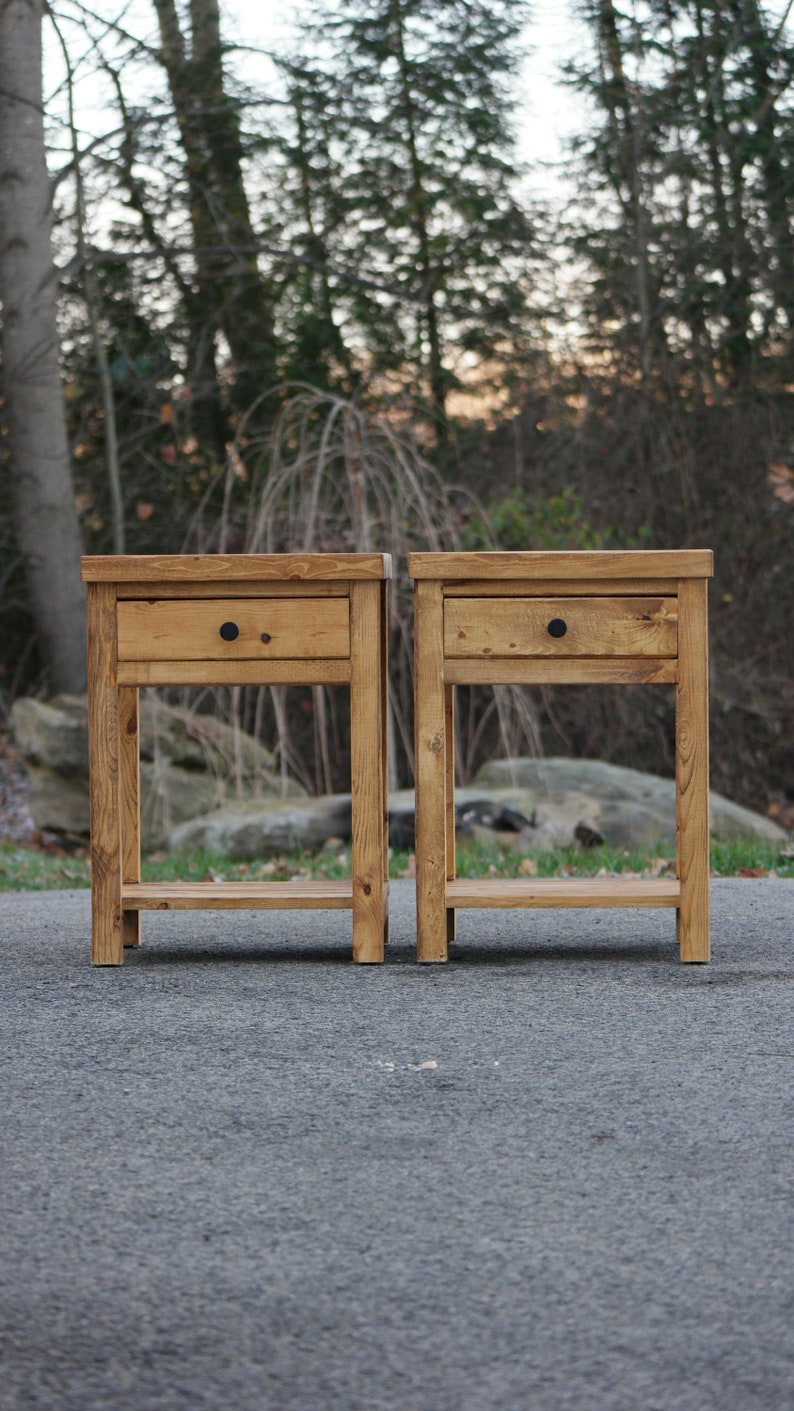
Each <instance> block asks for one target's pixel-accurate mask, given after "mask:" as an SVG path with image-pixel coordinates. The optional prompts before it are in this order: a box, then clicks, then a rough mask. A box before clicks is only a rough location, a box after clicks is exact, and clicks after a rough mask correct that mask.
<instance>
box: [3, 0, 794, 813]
mask: <svg viewBox="0 0 794 1411" xmlns="http://www.w3.org/2000/svg"><path fill="white" fill-rule="evenodd" d="M791 8H792V7H791V4H789V5H788V8H785V7H784V6H783V5H782V4H781V5H780V6H778V7H777V8H776V9H774V10H773V9H772V8H771V7H768V6H765V5H761V4H759V3H757V0H636V3H633V4H627V5H625V6H622V7H618V6H617V5H616V4H615V3H613V0H580V3H579V4H578V5H577V7H576V10H575V29H572V35H575V46H574V45H572V49H571V52H572V54H573V52H574V48H575V53H576V57H571V58H570V59H569V60H568V61H567V62H565V63H564V64H563V71H562V74H561V82H563V83H564V84H567V85H568V91H569V92H570V94H571V96H572V99H573V97H574V96H575V98H576V102H575V104H574V106H573V107H572V109H571V111H572V112H573V113H574V114H575V115H576V117H577V122H576V127H575V130H574V131H573V132H572V133H571V136H570V138H569V141H568V144H567V149H566V151H565V153H564V156H563V158H562V160H561V162H560V166H559V170H558V171H554V170H552V169H551V168H550V167H548V166H546V167H544V168H543V169H542V170H540V171H538V170H535V172H534V173H533V172H531V171H528V169H527V166H526V165H524V164H522V163H520V162H519V160H518V158H517V156H516V140H515V139H516V128H517V119H518V115H519V113H520V111H521V108H522V103H523V102H524V99H525V94H524V93H523V92H522V91H521V84H522V82H523V83H526V82H527V75H528V74H529V73H530V72H531V67H530V66H529V65H527V64H526V63H525V62H523V61H524V58H525V55H526V52H527V50H528V48H531V46H532V45H533V43H535V44H536V43H537V42H538V37H537V35H535V34H534V33H533V15H532V10H531V7H526V6H525V5H524V4H523V3H522V0H488V3H483V0H323V3H319V4H316V5H314V6H312V8H311V12H308V11H307V12H306V14H305V16H304V18H302V19H300V18H296V19H295V20H294V22H291V23H290V25H289V26H288V27H287V26H284V27H282V29H281V31H280V34H279V39H278V44H277V47H276V49H275V51H272V52H271V53H269V54H268V55H267V56H266V57H265V56H257V55H255V54H254V55H252V53H251V52H250V50H249V51H247V52H245V53H243V52H241V50H240V48H239V47H235V45H234V44H232V43H231V40H230V34H229V33H227V26H226V25H225V23H224V17H223V14H222V13H221V12H220V11H219V7H218V0H180V3H176V0H151V4H148V0H136V3H135V5H134V6H132V5H123V4H120V3H119V4H118V5H113V6H111V5H109V4H108V3H107V0H96V5H95V6H94V7H91V6H86V5H84V4H82V3H78V0H58V3H53V4H52V5H45V4H44V3H43V0H0V305H2V312H3V329H2V365H1V367H0V374H1V375H2V383H1V384H0V388H1V394H2V403H1V404H0V432H2V443H1V444H2V451H0V456H1V457H2V463H3V469H4V472H5V473H4V475H3V477H2V483H1V484H0V516H1V517H0V584H2V600H1V603H0V693H2V704H3V706H4V707H7V706H8V704H9V703H10V702H11V701H12V700H13V699H14V698H15V697H16V696H18V695H20V694H23V693H26V692H28V693H29V692H31V691H35V692H38V693H41V694H44V693H46V692H49V693H53V692H55V691H70V692H76V691H78V692H79V691H80V690H81V689H83V687H84V673H85V661H84V613H83V598H82V587H81V585H80V583H79V566H78V558H79V554H80V552H81V550H83V549H84V550H85V551H87V552H91V553H108V552H111V553H122V552H128V553H162V552H214V551H225V552H246V551H285V550H298V551H309V550H317V551H322V550H326V549H328V550H333V549H336V550H339V549H348V550H353V549H355V550H365V549H385V550H389V551H391V552H392V553H394V554H396V556H397V562H396V571H397V580H396V584H395V591H394V593H393V596H392V617H391V633H390V637H391V641H390V647H391V662H392V671H391V688H390V717H391V741H392V761H393V763H392V770H393V782H395V783H398V782H399V783H408V782H410V780H411V775H412V765H413V759H412V743H411V728H412V727H411V692H412V676H411V599H410V587H409V586H408V585H407V584H406V577H405V568H406V565H405V560H404V555H405V553H406V552H407V550H408V548H409V547H411V548H449V549H452V548H457V547H463V548H489V547H501V548H506V549H565V548H573V549H576V548H588V549H589V548H630V547H638V548H673V547H683V546H695V547H698V546H704V547H711V548H713V549H714V551H715V563H716V573H715V580H714V585H713V591H712V595H711V653H712V657H711V660H712V692H711V729H712V782H713V784H714V786H715V787H717V788H719V789H721V790H722V791H723V792H724V793H727V794H729V795H730V796H732V797H734V798H736V799H738V800H739V801H741V802H744V803H747V804H749V805H751V806H755V807H760V808H762V809H764V810H766V811H772V812H773V813H774V812H775V811H778V810H781V809H782V810H785V808H786V806H787V802H789V803H790V801H791V799H792V798H794V689H792V688H793V687H794V650H793V649H792V648H793V647H794V640H793V639H794V631H793V629H792V620H793V619H794V582H793V581H792V547H794V469H793V468H792V467H794V395H793V394H794V227H793V221H794V44H793V43H792V40H791V36H790V32H789V29H788V26H787V22H788V17H789V11H790V9H791ZM573 23H574V21H573V20H572V24H573ZM43 30H44V31H45V32H46V36H47V46H48V52H49V53H52V52H53V49H52V46H55V52H56V53H57V60H54V59H53V60H51V61H50V62H49V63H48V65H47V69H46V73H47V77H48V79H51V81H52V84H53V87H52V90H51V91H50V90H49V89H45V88H44V86H43V78H42V73H43V66H42V32H43ZM541 42H542V36H541ZM259 57H261V62H258V58H259ZM53 76H54V77H53ZM535 120H536V121H537V122H538V123H539V124H542V123H544V121H547V119H544V117H543V114H542V113H541V112H536V119H535ZM527 145H529V146H530V147H531V143H528V144H527ZM460 697H461V699H460V702H459V710H458V725H457V729H458V733H459V740H458V761H459V768H460V770H461V775H462V777H463V778H464V779H465V778H467V777H470V776H471V774H472V773H473V772H474V770H475V769H476V768H477V766H478V765H479V764H480V763H481V762H482V760H483V759H484V758H487V757H488V756H489V755H491V754H494V753H497V752H505V751H507V752H509V753H521V752H524V753H538V752H542V753H556V754H559V753H566V754H572V755H581V756H591V757H592V756H597V757H600V758H603V759H608V760H612V761H615V762H617V763H623V764H629V765H633V766H635V767H639V768H645V769H651V770H655V771H656V772H659V773H662V774H670V773H672V772H673V759H674V753H673V743H674V725H673V703H672V700H671V698H670V693H669V692H668V691H667V689H666V688H658V689H656V690H654V691H653V692H651V691H649V690H647V689H645V690H634V689H628V690H627V689H626V688H620V689H619V690H617V689H612V688H598V689H596V688H593V690H592V691H591V690H588V691H587V692H581V691H578V690H575V689H573V690H570V689H569V690H566V689H565V688H545V689H543V690H538V691H534V692H531V691H521V690H515V691H511V690H508V689H507V688H500V689H498V690H495V691H494V690H488V689H486V688H477V689H476V690H474V689H472V690H471V691H463V690H461V692H460ZM182 704H183V705H184V704H189V705H190V708H191V709H193V710H197V711H212V712H216V713H221V714H223V715H225V716H226V717H227V718H230V719H233V720H235V721H236V722H238V723H239V724H241V725H242V726H243V727H244V728H246V729H248V730H251V731H253V732H254V733H256V734H258V735H259V736H260V738H262V739H263V740H264V741H265V742H267V743H268V744H270V745H271V746H272V747H273V748H274V750H275V751H276V753H277V754H278V755H279V757H280V760H281V764H282V769H283V771H284V773H285V775H286V773H291V774H294V775H296V776H297V777H298V778H300V779H301V781H302V782H303V783H304V784H306V785H307V786H308V787H309V788H311V789H312V790H318V791H321V790H331V789H338V788H344V787H345V786H346V785H345V780H346V777H347V759H348V736H347V723H346V716H345V704H344V701H343V700H341V699H337V695H336V694H335V693H334V691H333V690H330V691H326V690H324V689H321V688H315V689H314V690H312V689H306V690H303V691H301V690H296V691H295V692H292V691H290V693H289V695H286V694H285V693H284V691H283V690H280V691H279V690H276V691H266V690H250V691H246V690H242V691H241V690H236V691H234V692H225V693H224V692H223V691H215V692H211V693H210V692H205V693H203V694H201V695H200V696H198V697H197V696H195V695H194V696H193V697H192V698H191V699H190V701H189V702H187V701H184V702H182Z"/></svg>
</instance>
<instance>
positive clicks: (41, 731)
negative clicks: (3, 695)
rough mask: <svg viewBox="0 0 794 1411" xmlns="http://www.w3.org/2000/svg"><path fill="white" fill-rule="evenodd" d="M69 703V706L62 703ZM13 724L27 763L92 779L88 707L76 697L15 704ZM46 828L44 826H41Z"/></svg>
mask: <svg viewBox="0 0 794 1411" xmlns="http://www.w3.org/2000/svg"><path fill="white" fill-rule="evenodd" d="M61 701H66V702H67V704H66V705H63V704H61ZM11 725H12V727H13V731H14V739H15V740H16V743H17V748H18V750H19V753H20V754H21V755H22V758H23V759H24V760H25V762H26V764H28V765H29V766H30V765H33V766H34V767H35V766H38V767H41V768H44V769H48V770H54V771H55V772H56V773H58V774H63V775H65V776H66V777H67V778H74V777H77V778H83V779H87V778H88V707H87V704H86V702H85V700H80V699H79V698H78V697H76V696H72V697H61V698H60V701H59V699H58V698H57V697H56V698H55V700H52V701H37V700H35V699H34V698H33V697H32V696H25V697H22V698H21V699H20V700H18V701H14V704H13V705H12V707H11ZM40 826H44V825H40Z"/></svg>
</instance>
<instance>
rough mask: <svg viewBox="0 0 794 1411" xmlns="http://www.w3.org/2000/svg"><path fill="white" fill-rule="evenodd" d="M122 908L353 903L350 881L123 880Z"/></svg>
mask: <svg viewBox="0 0 794 1411" xmlns="http://www.w3.org/2000/svg"><path fill="white" fill-rule="evenodd" d="M121 905H122V908H123V909H124V910H125V911H204V910H207V911H213V910H222V911H260V910H264V911H304V910H316V911H344V910H346V909H347V910H349V909H351V908H352V906H353V883H352V881H351V879H350V878H349V877H347V878H343V879H342V881H339V882H304V881H300V882H126V883H125V884H124V885H123V886H122V889H121Z"/></svg>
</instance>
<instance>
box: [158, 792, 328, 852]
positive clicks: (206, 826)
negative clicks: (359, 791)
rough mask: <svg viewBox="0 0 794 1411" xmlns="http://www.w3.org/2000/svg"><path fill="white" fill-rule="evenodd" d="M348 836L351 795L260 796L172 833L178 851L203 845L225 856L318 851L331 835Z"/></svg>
mask: <svg viewBox="0 0 794 1411" xmlns="http://www.w3.org/2000/svg"><path fill="white" fill-rule="evenodd" d="M349 837H350V795H349V794H329V795H327V796H326V797H324V798H319V799H294V800H293V801H292V802H290V803H287V804H285V803H284V802H283V801H282V800H270V801H266V800H261V801H259V802H250V803H245V804H238V805H236V806H234V807H232V808H224V809H220V810H219V811H218V812H216V813H210V814H208V815H207V816H206V817H204V818H194V819H192V820H191V821H190V822H189V823H184V824H182V826H181V827H180V828H175V829H174V830H173V832H171V833H170V834H169V837H168V842H167V846H168V848H169V849H170V850H172V851H175V852H179V851H182V850H183V849H184V850H190V849H194V848H195V849H198V848H204V849H206V850H207V851H208V852H217V853H220V854H222V855H223V856H224V857H231V858H236V859H245V858H253V857H277V856H278V855H279V854H280V853H283V852H292V851H294V850H295V849H299V850H300V851H302V852H317V851H318V850H319V849H320V848H321V847H322V846H323V844H324V843H325V842H327V841H328V839H329V838H343V839H345V838H349Z"/></svg>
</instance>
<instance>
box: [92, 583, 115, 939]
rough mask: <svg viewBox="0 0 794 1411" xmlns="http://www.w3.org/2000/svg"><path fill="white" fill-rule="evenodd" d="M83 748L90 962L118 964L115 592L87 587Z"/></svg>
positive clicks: (94, 585)
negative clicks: (88, 828)
mask: <svg viewBox="0 0 794 1411" xmlns="http://www.w3.org/2000/svg"><path fill="white" fill-rule="evenodd" d="M87 617H88V742H89V744H88V749H89V775H90V806H91V959H92V961H93V963H94V965H121V964H123V961H124V944H123V941H122V932H121V827H120V818H119V699H118V691H117V686H116V588H115V585H114V584H106V583H91V584H89V586H88V598H87Z"/></svg>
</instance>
